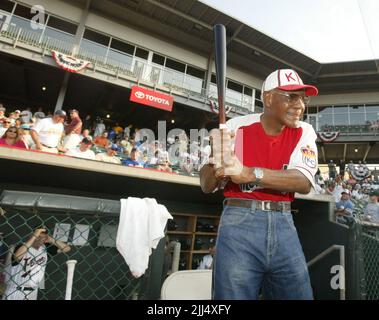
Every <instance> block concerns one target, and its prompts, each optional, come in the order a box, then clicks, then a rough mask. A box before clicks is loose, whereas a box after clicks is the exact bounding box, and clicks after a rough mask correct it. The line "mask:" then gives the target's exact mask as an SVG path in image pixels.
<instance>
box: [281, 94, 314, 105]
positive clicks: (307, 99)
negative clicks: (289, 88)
mask: <svg viewBox="0 0 379 320" xmlns="http://www.w3.org/2000/svg"><path fill="white" fill-rule="evenodd" d="M275 93H276V94H278V95H280V96H284V97H286V98H287V101H288V102H289V103H291V104H293V103H296V102H298V101H299V100H301V101H302V102H303V103H304V105H308V104H309V102H310V101H311V98H310V97H308V96H306V95H301V94H297V93H289V92H281V91H275Z"/></svg>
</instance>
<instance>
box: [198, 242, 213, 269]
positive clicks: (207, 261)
mask: <svg viewBox="0 0 379 320" xmlns="http://www.w3.org/2000/svg"><path fill="white" fill-rule="evenodd" d="M208 250H209V254H207V255H205V256H204V257H203V259H202V260H201V262H200V265H199V266H198V268H197V269H198V270H211V269H212V266H213V256H214V254H215V253H216V247H215V245H214V244H211V245H210V246H209V249H208Z"/></svg>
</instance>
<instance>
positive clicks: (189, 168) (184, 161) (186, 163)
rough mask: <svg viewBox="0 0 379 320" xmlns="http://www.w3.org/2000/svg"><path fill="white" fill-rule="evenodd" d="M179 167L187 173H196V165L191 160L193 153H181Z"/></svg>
mask: <svg viewBox="0 0 379 320" xmlns="http://www.w3.org/2000/svg"><path fill="white" fill-rule="evenodd" d="M179 167H180V169H181V170H182V171H183V172H185V173H186V174H188V175H190V176H192V175H193V174H194V173H193V171H194V165H193V163H192V161H191V155H190V154H189V153H187V152H184V153H182V154H181V157H180V161H179Z"/></svg>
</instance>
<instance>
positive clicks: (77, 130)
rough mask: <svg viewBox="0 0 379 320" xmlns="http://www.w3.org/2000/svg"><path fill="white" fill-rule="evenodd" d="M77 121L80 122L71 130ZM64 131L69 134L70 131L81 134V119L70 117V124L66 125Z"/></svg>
mask: <svg viewBox="0 0 379 320" xmlns="http://www.w3.org/2000/svg"><path fill="white" fill-rule="evenodd" d="M79 123H80V126H78V128H77V129H76V130H74V131H73V129H74V128H75V127H76V125H77V124H79ZM65 132H66V134H70V133H76V134H81V133H82V120H81V119H80V118H79V117H76V118H74V119H72V120H71V122H70V124H68V125H67V126H66V129H65Z"/></svg>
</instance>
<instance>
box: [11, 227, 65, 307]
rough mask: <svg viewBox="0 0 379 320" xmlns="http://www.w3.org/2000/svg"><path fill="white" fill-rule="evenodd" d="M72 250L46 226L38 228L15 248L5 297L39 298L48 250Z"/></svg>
mask: <svg viewBox="0 0 379 320" xmlns="http://www.w3.org/2000/svg"><path fill="white" fill-rule="evenodd" d="M70 250H71V248H70V246H69V245H68V244H66V243H65V242H63V241H60V240H55V239H53V238H52V237H51V236H50V235H49V234H48V233H47V231H46V228H44V227H42V228H37V229H36V230H35V231H34V233H33V235H32V236H31V237H30V238H29V239H28V241H26V242H25V243H23V244H20V245H18V246H17V247H16V248H15V251H14V254H13V257H12V266H11V267H10V269H9V270H10V274H9V275H8V278H9V280H8V281H7V289H6V291H5V293H4V299H6V300H37V294H38V286H39V284H40V282H41V280H42V279H43V277H44V274H45V269H46V264H47V252H49V254H51V255H54V254H56V253H57V252H65V253H66V252H68V251H70Z"/></svg>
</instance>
